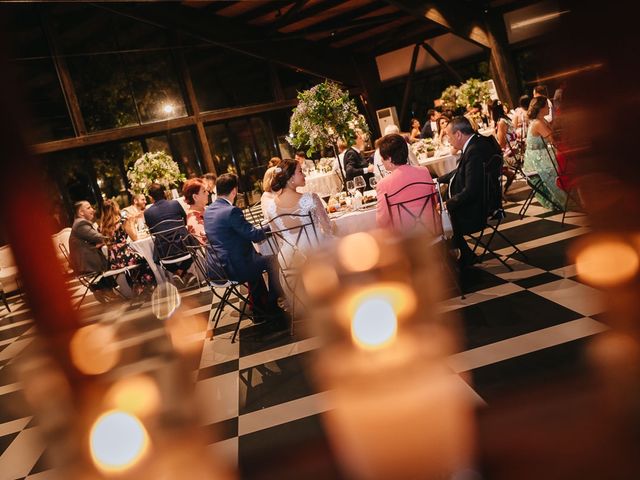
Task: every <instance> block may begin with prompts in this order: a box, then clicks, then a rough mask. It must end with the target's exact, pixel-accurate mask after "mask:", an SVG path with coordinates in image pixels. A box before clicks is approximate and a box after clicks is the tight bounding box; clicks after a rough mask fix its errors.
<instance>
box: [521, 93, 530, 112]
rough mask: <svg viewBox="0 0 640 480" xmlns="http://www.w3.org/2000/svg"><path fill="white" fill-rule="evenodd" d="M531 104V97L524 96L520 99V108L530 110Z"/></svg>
mask: <svg viewBox="0 0 640 480" xmlns="http://www.w3.org/2000/svg"><path fill="white" fill-rule="evenodd" d="M530 103H531V97H530V96H529V95H522V96H521V97H520V107H521V108H524V109H525V110H528V109H529V104H530Z"/></svg>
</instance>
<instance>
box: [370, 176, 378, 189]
mask: <svg viewBox="0 0 640 480" xmlns="http://www.w3.org/2000/svg"><path fill="white" fill-rule="evenodd" d="M377 184H378V179H377V178H376V177H371V178H370V179H369V185H370V186H371V190H375V189H376V185H377Z"/></svg>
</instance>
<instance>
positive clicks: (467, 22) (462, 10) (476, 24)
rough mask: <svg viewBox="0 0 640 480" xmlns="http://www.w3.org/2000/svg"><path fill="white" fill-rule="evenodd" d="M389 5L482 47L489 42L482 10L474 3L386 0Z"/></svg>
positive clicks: (486, 46) (442, 0) (488, 45)
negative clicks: (435, 24)
mask: <svg viewBox="0 0 640 480" xmlns="http://www.w3.org/2000/svg"><path fill="white" fill-rule="evenodd" d="M386 1H387V2H388V3H389V4H390V5H393V6H395V7H396V8H399V9H400V10H402V11H403V12H407V13H409V14H411V15H413V16H414V17H416V18H420V19H422V20H423V21H425V22H433V23H437V24H438V25H440V26H442V27H444V28H446V29H447V30H449V31H450V32H451V33H453V34H455V35H457V36H459V37H461V38H464V39H465V40H468V41H470V42H473V43H475V44H476V45H478V46H480V47H482V48H490V47H491V44H490V41H489V38H488V36H487V32H486V28H485V26H484V21H483V18H482V17H481V14H482V11H481V10H479V9H477V7H475V6H474V5H471V4H469V5H468V6H465V7H462V6H461V5H459V4H458V3H456V2H455V1H452V0H432V1H428V2H424V1H423V0H386Z"/></svg>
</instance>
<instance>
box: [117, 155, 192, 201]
mask: <svg viewBox="0 0 640 480" xmlns="http://www.w3.org/2000/svg"><path fill="white" fill-rule="evenodd" d="M127 178H128V179H129V184H130V185H131V192H132V193H134V194H138V193H143V194H145V195H146V194H148V193H149V187H150V186H151V184H152V183H159V184H160V185H162V186H163V187H164V188H165V189H166V190H169V189H170V188H171V187H175V186H177V185H178V183H180V182H183V181H184V180H185V176H184V175H183V174H182V173H181V172H180V168H179V167H178V164H177V163H176V162H174V161H173V158H171V155H168V154H167V153H165V152H162V151H159V152H148V153H145V154H144V155H142V156H141V157H140V158H138V159H137V160H136V161H135V163H134V164H133V166H132V167H131V168H130V169H129V171H128V172H127Z"/></svg>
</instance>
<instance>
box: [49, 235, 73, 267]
mask: <svg viewBox="0 0 640 480" xmlns="http://www.w3.org/2000/svg"><path fill="white" fill-rule="evenodd" d="M70 236H71V227H67V228H63V229H62V230H60V231H59V232H58V233H56V234H55V235H53V237H52V240H53V246H54V248H56V249H57V252H58V254H57V257H58V259H59V260H60V262H61V263H62V264H63V266H64V268H65V271H67V272H68V271H70V270H71V264H69V261H68V260H67V258H65V256H64V255H63V254H62V250H61V249H60V248H58V246H59V245H64V247H65V248H66V250H67V252H68V251H69V237H70Z"/></svg>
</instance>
